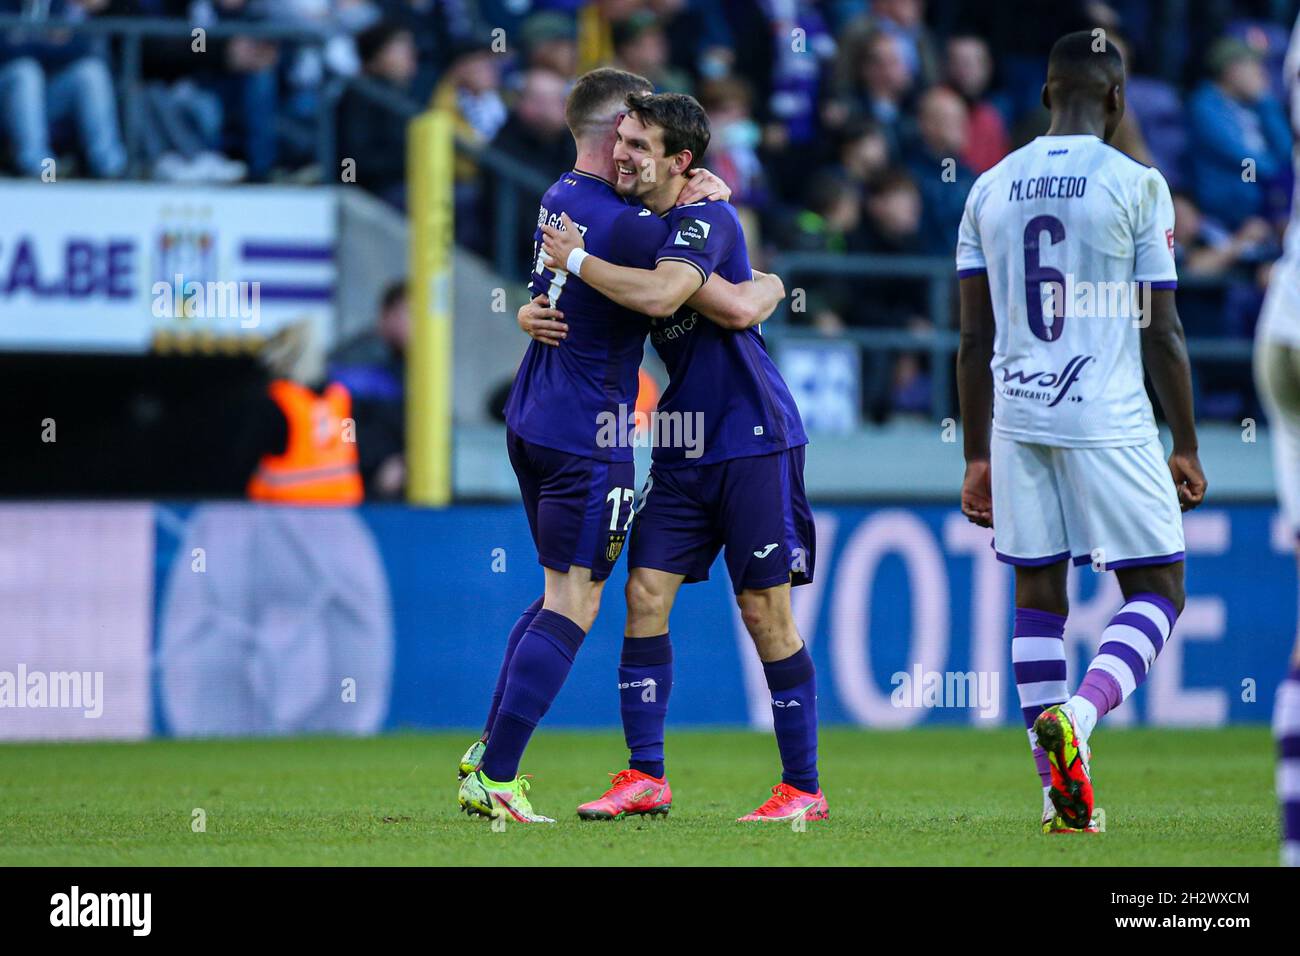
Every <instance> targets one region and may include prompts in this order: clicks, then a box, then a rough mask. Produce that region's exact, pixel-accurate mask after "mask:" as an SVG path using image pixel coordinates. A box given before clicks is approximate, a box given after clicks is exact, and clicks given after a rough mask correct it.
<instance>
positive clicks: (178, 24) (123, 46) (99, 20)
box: [0, 13, 342, 174]
mask: <svg viewBox="0 0 1300 956" xmlns="http://www.w3.org/2000/svg"><path fill="white" fill-rule="evenodd" d="M197 29H200V27H198V26H196V25H195V24H193V23H190V22H189V21H187V20H169V19H165V18H159V17H93V18H90V19H87V20H79V21H73V22H68V21H63V20H37V19H33V18H31V17H26V16H20V15H17V14H10V13H6V14H0V31H5V32H8V31H25V32H28V33H60V34H75V35H80V36H84V37H86V38H88V39H102V40H115V41H117V42H118V44H119V55H118V56H117V57H115V58H114V59H113V60H111V61H110V62H111V65H112V66H113V67H114V71H113V72H114V74H115V78H116V85H117V92H118V96H119V97H120V101H121V113H122V118H123V129H122V135H123V138H124V139H125V145H126V149H127V154H128V157H129V158H130V161H131V169H132V171H133V173H136V174H138V173H139V172H140V169H139V162H138V161H139V156H140V132H139V126H138V117H139V116H140V115H141V111H142V101H141V99H140V88H141V85H142V79H143V59H142V48H143V44H144V41H145V40H148V39H157V38H170V39H190V40H192V39H193V38H194V31H195V30H197ZM201 29H202V30H203V31H204V35H205V38H206V39H228V38H231V37H251V38H253V39H258V40H275V41H280V42H287V43H298V44H302V45H304V46H314V47H321V46H324V45H325V43H326V42H327V41H328V39H329V37H328V36H327V35H325V34H323V33H321V32H319V31H315V30H310V29H304V28H302V27H296V26H291V25H288V24H279V23H263V22H259V21H248V22H242V21H241V22H224V23H223V22H217V23H211V24H207V25H204V26H202V27H201ZM341 91H342V85H341V84H337V83H336V84H326V85H325V86H324V87H322V89H321V91H320V92H321V96H320V101H319V102H318V103H317V105H316V124H317V126H316V130H315V138H316V149H315V155H316V157H317V161H318V162H319V163H320V164H321V170H322V172H323V171H324V170H326V169H329V168H331V167H332V166H333V165H334V150H335V145H334V144H335V138H334V134H335V124H334V109H335V104H336V103H337V100H338V96H339V94H340V93H341Z"/></svg>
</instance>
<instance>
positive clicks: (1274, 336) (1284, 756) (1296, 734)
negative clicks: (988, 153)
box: [1255, 19, 1300, 866]
mask: <svg viewBox="0 0 1300 956" xmlns="http://www.w3.org/2000/svg"><path fill="white" fill-rule="evenodd" d="M1283 70H1284V71H1285V79H1286V84H1287V90H1288V92H1289V93H1290V99H1291V126H1292V128H1293V129H1294V130H1295V135H1296V141H1297V144H1300V19H1298V20H1296V25H1295V29H1294V30H1293V31H1292V33H1291V46H1290V48H1289V49H1288V50H1287V54H1286V60H1285V61H1284V65H1283ZM1295 168H1296V173H1297V177H1300V145H1298V146H1297V148H1296V152H1295ZM1255 383H1256V386H1257V388H1258V390H1259V396H1260V399H1261V400H1262V401H1263V403H1264V407H1265V409H1266V410H1267V412H1268V419H1269V423H1270V424H1271V425H1272V437H1273V464H1274V468H1275V470H1276V472H1277V487H1278V498H1279V499H1280V500H1281V503H1282V513H1283V515H1284V516H1285V518H1286V520H1287V522H1288V524H1289V525H1290V527H1291V532H1292V534H1294V535H1295V536H1296V538H1295V540H1296V556H1297V560H1300V178H1297V186H1296V192H1295V195H1294V196H1293V197H1292V199H1291V222H1290V224H1289V225H1288V226H1287V230H1286V244H1285V249H1284V251H1283V253H1282V258H1281V259H1279V260H1278V261H1277V262H1276V263H1275V264H1274V265H1273V271H1272V273H1271V274H1270V275H1269V280H1268V294H1267V295H1266V296H1265V297H1264V307H1263V310H1262V311H1261V312H1260V314H1259V324H1258V326H1257V327H1256V332H1255ZM1273 733H1274V736H1275V737H1276V738H1277V757H1278V765H1277V798H1278V801H1279V802H1280V803H1281V804H1282V863H1283V865H1284V866H1300V638H1297V641H1296V646H1295V650H1294V652H1293V653H1292V655H1291V667H1290V670H1289V672H1288V673H1287V676H1286V679H1285V680H1284V681H1283V682H1282V686H1281V687H1279V688H1278V691H1277V699H1276V701H1275V702H1274V705H1273Z"/></svg>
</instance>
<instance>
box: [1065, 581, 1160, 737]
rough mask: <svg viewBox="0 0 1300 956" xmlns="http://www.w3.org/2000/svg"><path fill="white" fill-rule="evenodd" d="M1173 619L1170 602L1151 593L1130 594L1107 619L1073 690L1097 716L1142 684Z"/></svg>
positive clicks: (1100, 715)
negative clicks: (1086, 665) (1086, 666)
mask: <svg viewBox="0 0 1300 956" xmlns="http://www.w3.org/2000/svg"><path fill="white" fill-rule="evenodd" d="M1177 620H1178V610H1177V609H1176V608H1175V607H1174V604H1173V602H1172V601H1170V600H1169V599H1168V598H1166V597H1162V596H1161V595H1159V594H1151V593H1142V594H1134V595H1133V596H1132V597H1130V598H1129V599H1128V600H1126V601H1125V602H1124V606H1123V607H1122V608H1120V609H1119V611H1118V613H1116V615H1115V616H1114V617H1113V618H1111V619H1110V623H1109V624H1107V625H1106V630H1105V631H1103V632H1102V635H1101V646H1100V647H1099V648H1097V656H1096V657H1094V658H1093V659H1092V663H1091V664H1089V665H1088V673H1086V674H1084V676H1083V680H1082V681H1081V682H1080V683H1079V689H1078V690H1077V691H1075V694H1076V696H1079V697H1082V698H1083V699H1084V700H1086V701H1088V702H1089V703H1091V704H1092V705H1093V706H1094V707H1096V708H1097V719H1098V720H1100V719H1101V718H1102V717H1104V716H1106V714H1107V713H1108V712H1110V711H1112V710H1114V709H1115V708H1116V707H1118V706H1119V705H1120V704H1121V703H1122V702H1123V701H1124V700H1125V699H1126V698H1127V697H1128V696H1129V695H1130V694H1132V693H1133V691H1135V690H1137V689H1138V688H1139V687H1141V686H1142V682H1143V681H1145V680H1146V679H1147V673H1148V671H1150V669H1151V665H1153V664H1154V663H1155V661H1156V657H1157V656H1158V655H1159V654H1160V651H1161V649H1162V648H1163V647H1164V646H1165V644H1166V643H1167V642H1168V640H1169V636H1170V634H1171V633H1172V632H1173V629H1174V623H1175V622H1176V621H1177ZM1085 736H1086V734H1085Z"/></svg>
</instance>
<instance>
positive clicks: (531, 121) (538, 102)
mask: <svg viewBox="0 0 1300 956" xmlns="http://www.w3.org/2000/svg"><path fill="white" fill-rule="evenodd" d="M568 83H569V81H568V80H567V79H566V78H565V77H563V76H561V75H560V74H559V73H556V72H555V71H554V70H550V69H547V68H545V67H533V68H532V69H530V70H528V71H527V72H526V73H525V74H524V80H523V85H522V87H521V88H520V91H519V95H518V96H517V97H516V99H515V103H514V106H513V108H512V109H511V110H510V113H509V115H508V116H507V117H506V122H505V125H503V126H502V127H501V129H500V130H499V131H498V132H497V135H496V138H494V139H493V140H492V146H493V148H494V149H497V150H499V151H501V152H502V153H505V154H506V155H507V156H510V157H512V158H514V159H516V160H518V161H519V163H520V164H521V165H527V166H531V167H532V168H533V169H536V170H538V171H539V172H541V173H544V174H545V176H546V178H547V179H555V178H557V177H559V175H560V174H561V173H563V172H564V171H565V170H566V169H572V168H573V161H574V158H575V157H574V151H573V137H572V135H570V134H569V129H568V127H567V126H566V125H565V122H564V103H565V99H566V98H567V97H568V93H569V89H568ZM528 218H529V219H536V218H537V217H536V211H535V210H533V211H532V212H530V214H529V217H528Z"/></svg>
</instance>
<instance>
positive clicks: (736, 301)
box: [686, 269, 785, 332]
mask: <svg viewBox="0 0 1300 956" xmlns="http://www.w3.org/2000/svg"><path fill="white" fill-rule="evenodd" d="M753 273H754V277H753V278H752V279H750V280H749V281H748V282H739V283H736V282H728V281H727V280H726V279H724V278H722V276H720V275H718V274H717V273H716V272H715V273H714V274H713V275H711V276H709V278H708V280H707V281H706V282H705V283H704V285H703V286H701V287H700V289H699V291H698V292H696V293H695V294H694V295H693V296H691V297H690V298H689V299H687V300H686V304H687V305H688V306H690V307H691V308H692V309H694V310H695V311H696V312H698V313H700V314H701V315H703V316H704V317H705V318H706V319H708V320H709V321H710V322H712V323H714V324H715V325H720V326H722V327H723V328H724V329H729V330H731V331H733V332H741V331H744V330H745V329H749V328H753V327H754V326H755V325H758V324H759V323H761V322H766V321H767V319H768V317H769V316H771V314H772V313H773V312H775V311H776V307H777V306H778V305H780V304H781V300H782V299H784V298H785V283H784V282H782V281H781V277H780V276H778V275H777V274H776V273H774V272H759V271H758V270H757V269H754V270H753Z"/></svg>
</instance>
